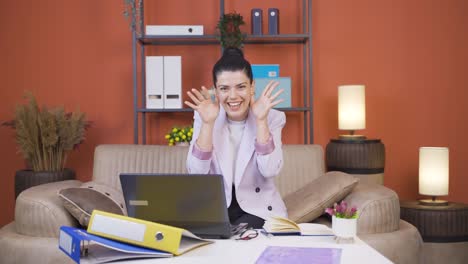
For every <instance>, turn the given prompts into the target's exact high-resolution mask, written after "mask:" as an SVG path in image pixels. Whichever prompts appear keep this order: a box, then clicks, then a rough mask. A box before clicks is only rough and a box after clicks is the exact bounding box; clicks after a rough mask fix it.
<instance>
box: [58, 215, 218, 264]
mask: <svg viewBox="0 0 468 264" xmlns="http://www.w3.org/2000/svg"><path fill="white" fill-rule="evenodd" d="M210 243H213V241H208V240H204V239H201V238H199V237H197V236H196V235H194V234H192V233H191V232H189V231H187V230H185V229H182V228H177V227H173V226H168V225H163V224H158V223H154V222H149V221H144V220H140V219H136V218H132V217H127V216H122V215H116V214H112V213H107V212H103V211H99V210H94V211H93V213H92V215H91V219H90V222H89V225H88V229H87V230H84V229H79V228H75V227H69V226H62V227H61V228H60V235H59V248H60V250H62V251H63V252H64V253H65V254H67V255H68V256H69V257H70V258H72V259H73V260H74V261H75V262H76V263H104V262H109V261H114V260H122V259H136V258H160V257H172V256H174V255H175V256H177V255H181V254H183V253H185V252H187V251H189V250H192V249H195V248H197V247H200V246H203V245H207V244H210Z"/></svg>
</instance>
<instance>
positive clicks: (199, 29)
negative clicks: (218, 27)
mask: <svg viewBox="0 0 468 264" xmlns="http://www.w3.org/2000/svg"><path fill="white" fill-rule="evenodd" d="M146 35H156V36H160V35H162V36H178V35H182V36H190V35H193V36H202V35H203V25H147V26H146Z"/></svg>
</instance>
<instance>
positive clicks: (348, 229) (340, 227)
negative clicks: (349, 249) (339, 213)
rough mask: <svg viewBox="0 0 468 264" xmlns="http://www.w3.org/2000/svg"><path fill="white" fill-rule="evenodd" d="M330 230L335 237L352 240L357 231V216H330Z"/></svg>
mask: <svg viewBox="0 0 468 264" xmlns="http://www.w3.org/2000/svg"><path fill="white" fill-rule="evenodd" d="M332 230H333V233H334V234H335V236H336V237H337V239H339V240H340V239H351V240H354V237H355V236H356V233H357V218H352V219H347V218H338V217H336V216H333V217H332Z"/></svg>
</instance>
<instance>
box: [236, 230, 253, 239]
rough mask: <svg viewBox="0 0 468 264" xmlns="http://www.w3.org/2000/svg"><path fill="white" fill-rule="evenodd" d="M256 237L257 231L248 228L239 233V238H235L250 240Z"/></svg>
mask: <svg viewBox="0 0 468 264" xmlns="http://www.w3.org/2000/svg"><path fill="white" fill-rule="evenodd" d="M257 236H258V231H257V230H256V229H252V228H249V229H246V230H244V231H243V232H242V233H240V235H239V238H236V240H250V239H253V238H256V237H257Z"/></svg>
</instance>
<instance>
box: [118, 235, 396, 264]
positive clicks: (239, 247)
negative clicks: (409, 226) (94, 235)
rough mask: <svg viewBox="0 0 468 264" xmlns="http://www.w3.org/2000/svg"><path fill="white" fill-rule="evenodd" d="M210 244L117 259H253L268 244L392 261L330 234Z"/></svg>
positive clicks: (354, 259)
mask: <svg viewBox="0 0 468 264" xmlns="http://www.w3.org/2000/svg"><path fill="white" fill-rule="evenodd" d="M215 241H216V242H215V243H213V244H209V245H206V246H202V247H199V248H196V249H194V250H192V251H189V252H187V253H185V254H183V255H181V256H177V257H172V258H151V259H140V260H133V261H120V262H118V263H119V264H120V263H132V264H144V263H146V264H148V263H186V264H188V263H190V264H193V263H216V264H218V263H222V264H228V263H236V264H239V263H255V261H256V260H257V259H258V257H259V256H260V255H261V254H262V252H263V250H264V249H265V248H266V247H268V246H288V247H312V248H342V251H341V263H343V264H346V263H359V264H363V263H379V264H385V263H392V262H391V261H390V260H388V259H387V258H385V257H384V256H383V255H381V254H380V253H379V252H377V251H376V250H375V249H373V248H371V247H370V246H369V245H367V244H365V243H364V242H363V241H362V240H360V239H359V238H357V239H356V240H355V242H354V243H353V244H337V243H336V242H335V240H334V237H333V236H275V237H267V236H265V235H263V234H259V236H258V237H257V238H254V239H251V240H246V241H243V240H233V239H226V240H215Z"/></svg>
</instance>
